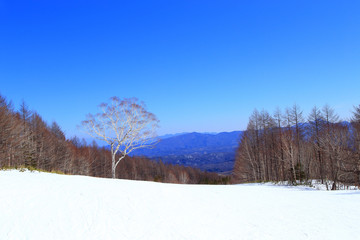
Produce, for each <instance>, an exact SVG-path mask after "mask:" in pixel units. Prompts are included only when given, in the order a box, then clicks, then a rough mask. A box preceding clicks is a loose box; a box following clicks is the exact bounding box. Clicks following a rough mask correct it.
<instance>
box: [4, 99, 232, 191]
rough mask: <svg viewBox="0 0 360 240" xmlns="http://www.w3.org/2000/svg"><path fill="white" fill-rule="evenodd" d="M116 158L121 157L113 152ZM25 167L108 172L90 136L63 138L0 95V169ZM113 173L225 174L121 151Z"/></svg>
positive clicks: (169, 178)
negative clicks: (89, 138) (90, 140)
mask: <svg viewBox="0 0 360 240" xmlns="http://www.w3.org/2000/svg"><path fill="white" fill-rule="evenodd" d="M118 157H121V155H119V156H118ZM23 167H25V168H29V169H38V170H44V171H49V172H61V173H64V174H76V175H87V176H94V177H107V178H110V177H112V154H111V151H110V150H109V149H108V148H105V147H99V146H98V145H97V144H96V142H95V141H94V142H93V143H92V144H90V145H89V144H87V143H86V141H85V140H81V139H79V138H77V137H73V138H72V139H66V137H65V134H64V132H63V131H62V130H61V128H60V126H59V125H58V124H57V123H56V122H53V123H52V124H50V125H48V124H47V123H46V122H44V121H43V119H42V118H41V116H40V115H39V114H37V113H36V112H34V111H30V110H29V108H28V106H27V105H26V104H25V102H23V103H22V104H21V106H20V108H19V110H18V111H16V110H15V109H14V106H12V104H11V103H10V102H9V101H7V100H6V99H5V98H4V97H2V96H0V168H23ZM116 176H117V178H122V179H133V180H148V181H159V182H168V183H189V184H191V183H193V184H195V183H213V184H215V183H224V182H226V181H228V177H222V176H219V175H217V174H215V173H205V172H202V171H200V170H198V169H194V168H189V167H183V166H179V165H169V164H163V163H162V162H161V160H159V161H151V160H149V159H147V158H145V157H130V156H126V157H125V158H124V159H123V160H122V161H121V162H120V163H119V167H118V168H117V169H116Z"/></svg>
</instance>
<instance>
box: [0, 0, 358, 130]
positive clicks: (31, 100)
mask: <svg viewBox="0 0 360 240" xmlns="http://www.w3.org/2000/svg"><path fill="white" fill-rule="evenodd" d="M359 11H360V1H357V0H354V1H338V0H337V1H331V0H326V1H314V0H309V1H304V0H301V1H300V0H299V1H289V0H284V1H276V0H274V1H267V0H264V1H256V0H251V1H250V0H249V1H239V0H237V1H209V0H207V1H196V0H191V1H186V0H180V1H168V0H167V1H106V0H104V1H89V0H87V1H75V0H74V1H65V0H61V1H56V0H53V1H41V0H36V1H31V0H29V1H16V0H8V1H6V0H5V1H4V0H0V82H1V84H0V93H1V94H2V95H3V96H5V97H6V98H8V99H9V100H13V103H14V104H15V106H16V107H18V105H19V104H20V102H21V100H22V99H24V100H25V101H26V102H27V104H28V105H29V106H30V108H31V109H34V110H36V111H37V112H38V113H39V114H40V115H41V116H43V118H44V119H45V120H46V121H47V122H49V123H50V122H51V121H53V120H55V121H57V122H58V123H59V125H60V126H61V127H62V128H63V130H64V131H65V132H66V134H67V136H73V135H74V134H77V135H79V136H81V133H79V131H78V130H77V128H76V125H79V124H80V122H81V121H82V120H84V118H85V115H86V114H87V113H96V112H97V106H98V105H99V104H100V103H101V102H104V101H107V99H109V98H110V97H111V96H119V97H133V96H134V97H138V98H139V99H141V100H143V101H145V102H146V104H147V106H148V110H149V111H151V112H153V113H155V114H156V115H157V116H158V118H159V119H160V121H161V122H160V126H161V129H160V130H159V134H166V133H176V132H192V131H198V132H219V131H232V130H242V129H245V128H246V125H247V122H248V118H249V116H250V114H251V113H252V111H253V109H254V108H258V109H259V110H261V109H266V110H268V111H270V112H272V111H273V110H274V109H275V108H276V107H280V108H285V107H287V106H291V105H293V104H294V103H297V104H298V105H300V107H301V108H302V109H303V110H304V111H305V113H307V112H309V111H310V109H311V108H312V107H313V106H314V105H318V106H323V105H324V104H326V103H328V104H329V105H331V106H333V107H334V108H335V110H336V111H337V112H338V113H339V115H340V116H342V117H343V118H347V117H349V116H350V113H351V111H352V107H353V105H358V104H360V91H359V90H360V14H359Z"/></svg>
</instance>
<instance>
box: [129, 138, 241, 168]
mask: <svg viewBox="0 0 360 240" xmlns="http://www.w3.org/2000/svg"><path fill="white" fill-rule="evenodd" d="M242 133H243V132H242V131H234V132H222V133H217V134H213V133H197V132H193V133H183V134H179V135H173V136H165V137H160V139H161V141H160V142H159V143H158V144H157V145H156V147H155V148H153V149H139V150H137V151H135V152H134V153H133V154H132V155H135V156H147V157H149V158H153V159H161V160H162V161H163V162H164V163H171V164H180V165H184V166H191V167H197V168H200V169H201V170H206V171H209V172H218V173H229V172H231V171H232V168H233V165H234V161H235V150H236V148H237V146H238V143H239V140H240V137H241V135H242Z"/></svg>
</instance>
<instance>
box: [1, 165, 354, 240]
mask: <svg viewBox="0 0 360 240" xmlns="http://www.w3.org/2000/svg"><path fill="white" fill-rule="evenodd" d="M0 187H1V191H0V199H1V204H0V212H1V214H0V239H10V240H11V239H16V240H18V239H123V240H126V239H150V240H151V239H154V240H161V239H166V240H168V239H172V240H176V239H198V240H202V239H204V240H211V239H223V240H226V239H264V240H266V239H274V240H281V239H286V240H288V239H328V240H331V239H336V240H337V239H358V237H359V236H360V228H359V227H358V223H359V221H360V208H359V202H360V194H359V191H333V192H327V191H316V190H312V189H310V188H304V187H281V186H272V185H263V184H244V185H232V186H229V185H227V186H209V185H176V184H161V183H154V182H141V181H129V180H118V179H103V178H94V177H83V176H67V175H56V174H50V173H37V172H18V171H0Z"/></svg>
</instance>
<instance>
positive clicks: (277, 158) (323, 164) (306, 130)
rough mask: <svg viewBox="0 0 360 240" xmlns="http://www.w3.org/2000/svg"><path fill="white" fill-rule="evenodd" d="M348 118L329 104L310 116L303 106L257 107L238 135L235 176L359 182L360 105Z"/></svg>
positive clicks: (245, 179)
mask: <svg viewBox="0 0 360 240" xmlns="http://www.w3.org/2000/svg"><path fill="white" fill-rule="evenodd" d="M352 116H353V117H352V118H351V120H350V121H343V120H340V119H339V117H338V115H337V114H336V113H335V112H334V110H333V109H332V108H331V107H329V106H327V105H325V106H324V107H323V108H321V109H319V108H317V107H314V108H313V109H312V110H311V112H310V114H309V115H308V116H307V118H306V117H305V116H304V115H303V112H302V111H301V109H300V108H299V106H297V105H294V106H293V107H291V108H287V109H286V110H285V111H284V112H281V111H280V110H279V109H278V110H277V111H276V112H275V113H274V114H273V115H271V114H270V113H268V112H267V111H265V110H263V111H261V112H259V111H257V110H255V111H254V112H253V114H252V115H251V117H250V119H249V123H248V127H247V130H246V131H245V133H244V135H243V136H242V139H241V141H240V144H239V147H238V150H237V153H236V161H235V167H234V171H233V177H234V180H235V181H236V182H262V181H289V182H292V183H294V184H297V183H304V182H306V181H307V180H309V179H318V180H320V181H321V182H322V183H324V182H326V181H327V180H329V181H331V182H332V183H333V184H332V185H331V186H329V189H330V188H331V189H333V190H335V189H336V188H337V184H338V183H342V184H352V185H357V186H360V106H359V107H354V112H353V114H352Z"/></svg>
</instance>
